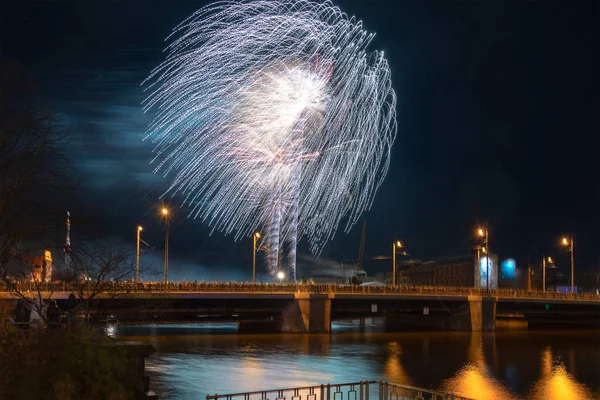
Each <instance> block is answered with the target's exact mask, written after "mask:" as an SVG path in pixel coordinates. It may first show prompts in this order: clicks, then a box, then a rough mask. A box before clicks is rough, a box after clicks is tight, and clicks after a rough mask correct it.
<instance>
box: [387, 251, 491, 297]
mask: <svg viewBox="0 0 600 400" xmlns="http://www.w3.org/2000/svg"><path fill="white" fill-rule="evenodd" d="M477 259H478V256H477V254H467V255H462V256H456V257H445V258H440V259H437V260H432V261H426V262H418V261H415V260H411V261H409V262H404V263H398V264H397V268H398V269H397V274H396V283H397V285H411V286H455V287H475V288H486V287H489V288H490V289H494V288H497V287H498V257H497V256H496V255H492V256H491V257H489V258H488V256H483V257H481V259H480V260H479V263H478V262H477V261H478V260H477ZM488 259H489V262H488ZM478 264H479V265H478ZM486 266H487V268H486ZM488 271H489V280H488V278H487V274H488ZM388 278H389V279H388V282H391V279H392V278H391V273H390V274H388Z"/></svg>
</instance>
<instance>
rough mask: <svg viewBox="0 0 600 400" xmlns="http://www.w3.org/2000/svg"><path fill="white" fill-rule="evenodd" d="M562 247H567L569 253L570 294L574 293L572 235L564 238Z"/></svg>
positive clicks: (573, 248) (573, 244) (573, 245)
mask: <svg viewBox="0 0 600 400" xmlns="http://www.w3.org/2000/svg"><path fill="white" fill-rule="evenodd" d="M562 244H563V246H568V250H569V252H571V293H575V258H574V255H573V253H574V251H575V243H574V242H573V235H571V236H570V237H564V238H563V239H562Z"/></svg>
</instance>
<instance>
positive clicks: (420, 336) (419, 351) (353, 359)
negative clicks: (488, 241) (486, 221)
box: [113, 323, 600, 400]
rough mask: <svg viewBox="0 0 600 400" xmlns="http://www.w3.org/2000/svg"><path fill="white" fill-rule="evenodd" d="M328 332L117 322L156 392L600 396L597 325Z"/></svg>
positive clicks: (340, 327)
mask: <svg viewBox="0 0 600 400" xmlns="http://www.w3.org/2000/svg"><path fill="white" fill-rule="evenodd" d="M333 332H334V333H332V334H331V335H302V334H280V335H276V334H272V335H240V334H237V333H236V326H235V325H230V324H205V325H202V324H182V325H144V326H121V327H119V328H118V329H116V332H113V333H115V334H116V336H118V337H119V339H121V340H134V341H142V342H145V343H149V344H152V345H153V346H155V347H156V349H157V350H158V351H157V353H156V354H154V355H153V356H151V357H150V358H149V359H148V360H147V370H148V371H149V374H150V376H151V385H152V389H153V390H154V391H155V392H157V393H158V394H159V396H160V398H161V399H177V400H179V399H182V400H184V399H204V398H205V397H206V395H207V394H209V393H210V394H215V393H219V394H226V393H235V392H247V391H256V390H264V389H278V388H286V387H299V386H309V385H317V384H322V383H345V382H355V381H360V380H380V379H384V380H388V381H391V382H396V383H403V384H407V385H413V386H419V387H424V388H430V389H440V390H445V391H450V392H454V393H456V394H460V395H462V396H465V397H470V398H474V399H484V400H487V399H531V400H555V399H556V400H558V399H561V400H564V399H594V398H600V338H599V337H598V334H597V333H596V332H594V331H581V332H557V331H520V332H493V333H492V332H490V333H470V332H426V333H422V332H419V333H415V332H410V333H384V332H378V331H377V327H369V326H367V327H366V328H359V327H357V326H355V325H353V324H351V323H349V324H334V325H333Z"/></svg>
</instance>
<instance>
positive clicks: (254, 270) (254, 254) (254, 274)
mask: <svg viewBox="0 0 600 400" xmlns="http://www.w3.org/2000/svg"><path fill="white" fill-rule="evenodd" d="M252 237H253V238H254V251H253V252H252V283H256V239H260V232H254V235H252Z"/></svg>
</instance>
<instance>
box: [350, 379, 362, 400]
mask: <svg viewBox="0 0 600 400" xmlns="http://www.w3.org/2000/svg"><path fill="white" fill-rule="evenodd" d="M358 393H359V395H358V398H359V399H360V400H364V398H363V396H364V393H363V381H360V391H359V392H358ZM349 398H350V394H348V399H349Z"/></svg>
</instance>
